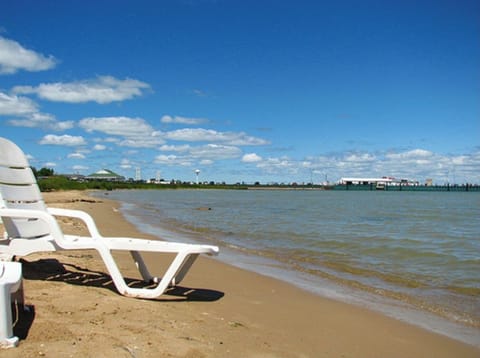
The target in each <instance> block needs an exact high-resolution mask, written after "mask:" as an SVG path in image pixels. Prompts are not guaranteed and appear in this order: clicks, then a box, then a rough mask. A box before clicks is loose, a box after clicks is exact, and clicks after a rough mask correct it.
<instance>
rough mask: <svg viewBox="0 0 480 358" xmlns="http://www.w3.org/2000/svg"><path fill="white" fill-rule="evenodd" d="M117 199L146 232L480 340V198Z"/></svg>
mask: <svg viewBox="0 0 480 358" xmlns="http://www.w3.org/2000/svg"><path fill="white" fill-rule="evenodd" d="M110 197H111V198H113V199H117V200H120V201H122V202H123V203H124V205H123V211H124V212H125V213H126V215H127V217H128V218H129V219H130V220H132V221H133V222H134V223H135V224H137V225H138V227H139V228H140V229H141V228H142V227H143V228H144V229H146V228H148V230H149V231H151V232H152V231H156V232H157V233H158V234H159V236H163V237H165V236H166V237H167V238H168V237H172V238H175V239H176V240H179V239H180V238H179V234H181V235H180V237H182V236H183V237H185V238H187V239H188V240H193V241H201V242H203V243H211V244H215V245H219V246H220V247H221V250H222V253H223V252H228V259H229V260H232V261H233V262H234V263H237V264H239V265H240V266H243V267H246V268H250V269H253V270H257V271H260V272H262V271H268V274H270V275H272V276H277V277H278V278H283V279H285V278H286V277H285V275H287V276H288V275H291V276H292V277H295V278H299V279H298V280H296V282H298V283H300V282H301V285H302V287H304V288H307V289H310V290H312V291H315V292H319V293H326V291H325V292H322V290H323V289H325V287H326V285H327V286H328V287H329V288H330V290H331V291H330V293H332V290H333V291H336V293H339V292H340V291H342V292H343V290H344V289H347V291H348V292H347V291H345V292H346V293H344V294H343V298H347V297H356V298H357V301H359V302H361V301H363V302H369V301H370V302H371V301H372V300H375V301H376V300H380V301H381V302H382V304H385V305H386V308H385V309H384V310H386V311H390V310H391V309H392V307H393V306H396V307H397V308H398V307H402V310H403V309H413V310H419V311H420V312H422V313H428V314H429V315H430V314H433V315H434V317H438V318H441V319H442V320H444V322H447V321H448V322H453V323H454V324H455V325H459V326H460V328H462V327H463V328H466V329H467V330H469V332H470V333H469V335H470V338H467V339H465V340H467V341H469V342H470V341H471V340H472V339H473V340H476V339H477V338H478V339H479V342H480V220H479V218H480V193H462V192H343V191H316V190H297V191H284V190H281V191H280V190H279V191H270V190H269V191H266V190H247V191H235V190H150V191H141V190H138V191H115V192H112V193H110ZM266 268H268V270H266ZM330 284H333V285H330ZM352 292H353V294H352ZM336 293H335V292H334V293H333V296H336ZM338 296H342V294H340V293H339V294H338ZM362 298H363V299H362ZM347 300H348V299H347ZM380 301H379V302H380ZM397 313H398V312H397ZM399 316H402V315H399ZM418 317H420V316H418ZM400 318H402V317H400ZM403 318H404V319H405V316H404V317H403ZM407 320H409V321H412V320H415V314H413V315H412V317H411V318H407ZM427 320H428V319H427ZM439 322H441V321H439ZM413 323H418V322H413ZM423 323H424V325H425V322H423ZM426 325H427V326H428V325H429V324H428V323H427V324H426ZM437 325H438V322H437V321H436V323H435V326H437ZM447 325H448V324H447ZM428 328H431V329H434V330H436V329H438V327H428ZM460 330H462V329H460ZM440 331H441V332H442V333H446V334H449V333H450V332H449V329H447V331H448V332H444V330H442V329H440ZM472 332H473V333H472ZM460 335H462V334H460ZM467 335H468V334H467ZM472 335H473V336H472ZM472 337H473V338H472ZM456 338H465V337H456ZM470 343H472V342H470ZM473 343H476V342H473ZM478 344H479V345H480V343H478Z"/></svg>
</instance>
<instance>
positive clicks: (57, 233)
mask: <svg viewBox="0 0 480 358" xmlns="http://www.w3.org/2000/svg"><path fill="white" fill-rule="evenodd" d="M0 217H9V218H13V219H39V220H42V221H44V222H45V223H47V225H48V226H49V229H50V234H51V235H52V236H53V238H54V239H55V241H57V242H61V241H63V240H64V237H63V233H62V231H61V230H60V227H59V226H58V223H57V221H56V220H55V218H54V217H53V216H52V215H51V214H49V213H48V212H46V211H41V210H28V209H10V208H0Z"/></svg>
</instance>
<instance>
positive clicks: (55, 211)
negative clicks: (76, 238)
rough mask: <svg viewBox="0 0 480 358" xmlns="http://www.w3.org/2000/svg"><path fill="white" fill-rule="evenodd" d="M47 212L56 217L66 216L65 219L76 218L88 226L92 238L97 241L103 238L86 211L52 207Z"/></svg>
mask: <svg viewBox="0 0 480 358" xmlns="http://www.w3.org/2000/svg"><path fill="white" fill-rule="evenodd" d="M47 210H48V212H49V213H50V214H52V215H55V216H65V217H70V218H75V219H79V220H81V221H83V222H84V223H85V225H86V226H87V229H88V231H89V232H90V235H91V236H92V238H94V239H96V238H99V237H101V235H100V233H99V231H98V229H97V225H95V221H94V220H93V218H92V217H91V216H90V215H89V214H88V213H86V212H85V211H80V210H72V209H63V208H51V207H48V208H47Z"/></svg>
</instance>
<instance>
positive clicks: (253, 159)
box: [242, 153, 262, 163]
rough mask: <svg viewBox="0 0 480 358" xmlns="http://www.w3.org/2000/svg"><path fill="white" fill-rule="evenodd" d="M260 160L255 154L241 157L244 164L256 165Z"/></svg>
mask: <svg viewBox="0 0 480 358" xmlns="http://www.w3.org/2000/svg"><path fill="white" fill-rule="evenodd" d="M261 160H262V157H261V156H259V155H258V154H256V153H248V154H245V155H244V156H243V157H242V162H244V163H258V162H260V161H261Z"/></svg>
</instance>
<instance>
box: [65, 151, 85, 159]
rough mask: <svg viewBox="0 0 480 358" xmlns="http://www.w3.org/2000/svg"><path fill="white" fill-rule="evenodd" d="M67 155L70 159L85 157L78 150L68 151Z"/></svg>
mask: <svg viewBox="0 0 480 358" xmlns="http://www.w3.org/2000/svg"><path fill="white" fill-rule="evenodd" d="M67 157H68V158H71V159H85V155H84V154H82V153H78V152H75V153H70V154H69V155H68V156H67Z"/></svg>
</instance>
